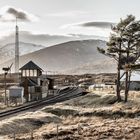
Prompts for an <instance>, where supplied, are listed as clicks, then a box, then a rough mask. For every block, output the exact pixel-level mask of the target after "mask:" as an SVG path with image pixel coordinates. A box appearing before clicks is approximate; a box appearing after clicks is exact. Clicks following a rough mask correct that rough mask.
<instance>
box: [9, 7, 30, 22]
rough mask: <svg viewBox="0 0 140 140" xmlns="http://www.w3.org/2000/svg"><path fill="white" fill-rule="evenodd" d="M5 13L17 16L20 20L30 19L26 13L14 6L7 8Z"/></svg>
mask: <svg viewBox="0 0 140 140" xmlns="http://www.w3.org/2000/svg"><path fill="white" fill-rule="evenodd" d="M7 13H9V14H12V15H13V16H15V17H17V18H18V19H20V20H25V21H30V20H29V19H28V16H27V14H26V13H24V12H21V11H18V10H16V9H14V8H9V9H8V10H7Z"/></svg>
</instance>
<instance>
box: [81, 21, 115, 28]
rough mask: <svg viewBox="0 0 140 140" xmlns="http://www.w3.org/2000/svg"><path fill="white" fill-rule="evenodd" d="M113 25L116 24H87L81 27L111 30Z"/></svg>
mask: <svg viewBox="0 0 140 140" xmlns="http://www.w3.org/2000/svg"><path fill="white" fill-rule="evenodd" d="M112 25H115V23H111V22H86V23H83V24H79V26H82V27H97V28H104V29H105V28H107V29H110V28H111V26H112Z"/></svg>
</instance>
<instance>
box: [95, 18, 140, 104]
mask: <svg viewBox="0 0 140 140" xmlns="http://www.w3.org/2000/svg"><path fill="white" fill-rule="evenodd" d="M112 31H113V33H112V34H111V35H110V38H109V41H108V42H107V49H106V50H105V49H102V48H97V49H98V51H99V52H100V53H102V54H104V55H107V56H109V57H111V58H113V59H115V60H116V62H117V82H116V94H117V100H118V101H121V96H120V91H121V83H120V79H121V78H122V77H123V76H124V75H125V102H127V98H128V92H129V86H130V78H131V72H132V65H133V70H135V69H134V65H136V63H137V62H138V60H139V58H140V21H136V20H135V17H134V16H133V15H128V16H127V18H125V19H121V20H120V22H119V23H118V24H117V25H115V26H114V27H112ZM121 70H124V73H123V75H122V76H121V75H120V71H121Z"/></svg>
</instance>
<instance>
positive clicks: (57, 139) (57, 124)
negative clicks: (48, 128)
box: [56, 124, 59, 140]
mask: <svg viewBox="0 0 140 140" xmlns="http://www.w3.org/2000/svg"><path fill="white" fill-rule="evenodd" d="M58 129H59V128H58V124H57V130H56V135H57V137H56V139H57V140H58Z"/></svg>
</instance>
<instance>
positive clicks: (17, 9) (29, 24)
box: [0, 0, 140, 38]
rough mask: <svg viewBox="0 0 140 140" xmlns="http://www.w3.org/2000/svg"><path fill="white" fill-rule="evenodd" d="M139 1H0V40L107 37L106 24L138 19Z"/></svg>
mask: <svg viewBox="0 0 140 140" xmlns="http://www.w3.org/2000/svg"><path fill="white" fill-rule="evenodd" d="M139 5H140V1H139V0H0V35H1V36H0V38H2V37H3V36H5V35H8V34H10V33H11V32H14V25H15V16H17V17H18V24H19V26H20V30H21V31H28V32H31V33H34V34H51V35H54V34H55V35H67V34H84V35H98V36H108V35H109V33H110V25H111V24H114V23H116V22H118V21H119V20H120V18H121V17H122V18H124V17H126V15H128V14H133V15H135V16H136V18H137V19H140V8H139Z"/></svg>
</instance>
